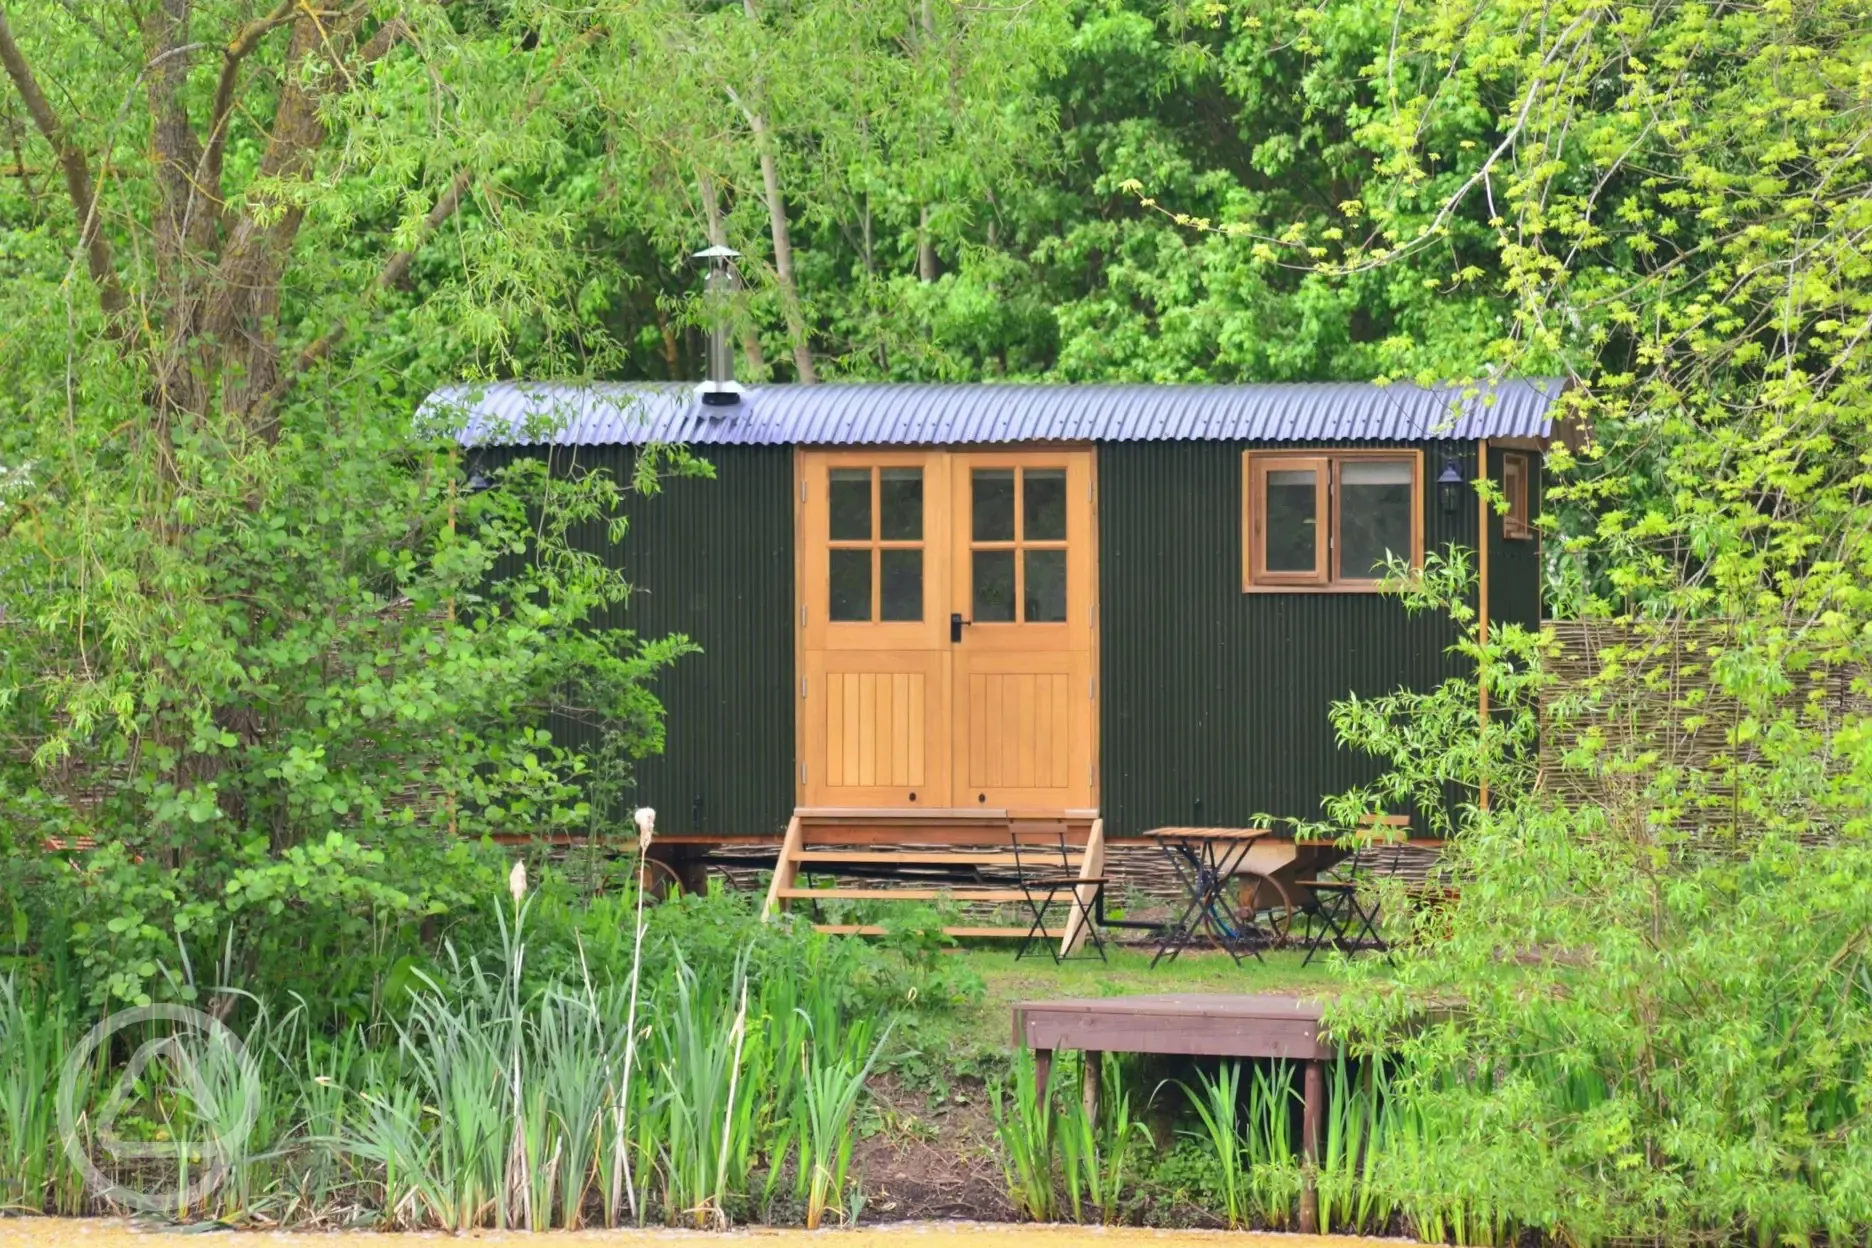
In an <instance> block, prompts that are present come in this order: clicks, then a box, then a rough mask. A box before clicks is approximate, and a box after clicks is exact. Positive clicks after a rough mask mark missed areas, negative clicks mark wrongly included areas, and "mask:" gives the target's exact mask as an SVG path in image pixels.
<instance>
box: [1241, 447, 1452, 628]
mask: <svg viewBox="0 0 1872 1248" xmlns="http://www.w3.org/2000/svg"><path fill="white" fill-rule="evenodd" d="M1357 460H1366V461H1370V460H1398V461H1403V462H1405V463H1408V464H1409V465H1410V470H1411V534H1410V551H1409V556H1410V564H1411V567H1413V568H1421V567H1422V566H1423V547H1424V457H1423V452H1422V451H1420V450H1402V449H1400V450H1387V449H1379V448H1375V447H1374V448H1361V449H1357V450H1351V449H1347V450H1332V449H1321V450H1304V451H1302V450H1294V451H1243V452H1242V511H1241V531H1242V592H1243V593H1245V594H1268V593H1277V594H1278V593H1313V594H1370V593H1376V592H1378V590H1379V588H1380V587H1381V586H1382V585H1383V583H1384V582H1383V580H1382V578H1379V577H1354V576H1346V575H1344V574H1343V573H1342V572H1341V570H1340V567H1339V552H1340V548H1341V542H1340V540H1339V498H1340V492H1341V491H1340V486H1339V475H1340V468H1341V466H1342V465H1344V464H1347V463H1351V462H1353V461H1357ZM1293 467H1309V468H1314V469H1316V470H1317V473H1318V482H1319V499H1318V503H1317V511H1316V514H1317V515H1319V516H1320V517H1322V519H1323V521H1324V523H1323V524H1322V526H1321V527H1322V529H1323V530H1324V532H1325V534H1326V540H1324V541H1322V542H1319V543H1318V544H1317V545H1316V546H1315V547H1314V567H1313V570H1312V571H1311V572H1269V571H1267V570H1266V562H1267V525H1266V523H1265V519H1266V513H1265V510H1264V508H1263V499H1264V498H1265V490H1266V486H1265V483H1266V481H1267V474H1268V473H1269V472H1270V471H1274V470H1277V469H1280V468H1293Z"/></svg>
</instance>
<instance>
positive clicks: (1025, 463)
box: [956, 459, 1073, 629]
mask: <svg viewBox="0 0 1872 1248" xmlns="http://www.w3.org/2000/svg"><path fill="white" fill-rule="evenodd" d="M984 471H986V472H1008V471H1011V472H1012V473H1013V474H1014V536H1013V537H1012V538H1011V539H1009V538H983V539H979V540H978V539H977V538H976V537H975V523H974V522H975V517H974V512H973V507H974V501H973V500H974V482H975V474H976V473H977V472H984ZM1029 472H1058V473H1060V474H1062V475H1063V477H1064V479H1065V486H1064V488H1065V489H1066V490H1067V491H1068V497H1067V500H1066V506H1067V508H1068V514H1069V515H1070V511H1071V507H1072V500H1071V496H1070V491H1071V489H1072V468H1071V466H1070V465H1069V464H1068V463H1067V462H1066V461H1065V460H1063V459H1062V460H1060V461H1059V462H1058V463H1054V462H1053V461H1052V460H1044V461H1042V462H1040V463H1033V462H1031V461H1030V460H1027V459H1022V460H1018V461H1015V462H1010V463H1005V464H1003V463H1000V462H984V461H983V460H981V459H975V460H972V461H971V462H970V463H969V464H968V466H967V467H966V468H965V469H964V472H963V476H962V478H961V481H962V485H963V489H964V490H965V491H966V498H967V500H968V501H967V503H966V504H965V505H962V506H958V507H957V509H956V515H957V517H958V520H957V524H958V526H959V527H958V529H957V532H958V534H960V535H962V536H963V537H964V538H965V539H966V541H965V542H964V543H963V544H962V546H961V549H960V551H959V553H960V554H961V556H962V559H963V561H964V564H963V566H964V568H965V576H966V578H967V583H968V593H967V595H966V596H965V597H964V598H963V599H962V600H961V601H960V603H959V605H960V606H962V607H963V609H964V610H965V611H966V612H967V614H968V616H969V617H970V622H969V626H970V627H971V628H973V627H976V625H975V622H974V615H975V552H976V551H980V550H987V551H1009V552H1011V553H1012V554H1013V556H1014V618H1013V619H1011V620H985V621H982V623H981V624H980V627H982V628H988V629H994V628H1005V627H1007V626H1009V625H1020V626H1021V627H1023V628H1025V627H1028V626H1030V625H1033V624H1041V625H1046V624H1066V623H1070V622H1071V621H1070V620H1029V619H1028V618H1027V552H1028V551H1030V550H1058V551H1064V552H1066V600H1067V611H1068V614H1070V613H1071V610H1072V607H1071V603H1072V584H1073V570H1072V553H1071V552H1072V544H1071V543H1072V528H1071V525H1070V523H1069V524H1068V527H1067V530H1066V536H1065V537H1058V538H1054V537H1039V538H1030V537H1028V536H1027V474H1028V473H1029Z"/></svg>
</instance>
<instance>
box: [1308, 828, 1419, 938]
mask: <svg viewBox="0 0 1872 1248" xmlns="http://www.w3.org/2000/svg"><path fill="white" fill-rule="evenodd" d="M1362 822H1363V824H1364V825H1365V826H1366V827H1373V828H1382V829H1385V830H1386V831H1387V832H1389V833H1390V835H1388V836H1386V837H1385V839H1384V840H1382V841H1377V842H1375V843H1374V842H1369V841H1368V842H1366V843H1364V844H1361V845H1360V846H1359V847H1358V848H1357V849H1355V850H1353V851H1352V853H1351V854H1350V855H1349V856H1348V857H1346V858H1344V859H1342V860H1341V861H1340V862H1339V863H1338V864H1337V865H1336V866H1335V867H1334V868H1333V872H1334V874H1333V875H1332V876H1322V877H1320V878H1319V879H1313V880H1299V881H1297V883H1298V884H1299V886H1300V887H1301V888H1303V889H1306V890H1307V892H1308V893H1309V894H1311V896H1312V901H1311V902H1310V903H1308V904H1307V905H1306V907H1305V909H1306V912H1307V914H1308V916H1309V917H1310V918H1311V919H1312V920H1313V922H1311V923H1309V924H1308V932H1307V946H1306V957H1305V958H1304V959H1302V960H1301V963H1300V965H1301V966H1306V965H1307V964H1308V963H1310V962H1312V961H1313V959H1314V958H1315V957H1316V956H1318V955H1319V953H1320V952H1321V951H1322V950H1323V949H1325V948H1326V947H1327V946H1328V945H1331V946H1332V947H1333V948H1335V949H1338V950H1341V951H1342V952H1346V953H1351V952H1356V951H1357V950H1359V949H1363V948H1371V949H1380V950H1382V949H1384V948H1385V947H1386V946H1385V941H1384V937H1383V936H1382V935H1380V934H1379V930H1378V927H1379V923H1380V921H1381V919H1382V918H1383V905H1382V903H1381V902H1380V900H1379V899H1378V898H1377V897H1376V896H1375V895H1374V894H1373V892H1372V884H1373V882H1374V881H1376V880H1377V879H1379V878H1380V877H1388V876H1392V875H1396V874H1397V873H1398V868H1399V865H1400V864H1401V863H1402V862H1403V859H1404V853H1405V850H1406V848H1407V847H1408V844H1409V829H1410V820H1409V818H1408V817H1407V816H1404V815H1368V816H1366V817H1365V819H1364V820H1363V821H1362Z"/></svg>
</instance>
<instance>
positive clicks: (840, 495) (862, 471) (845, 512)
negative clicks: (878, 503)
mask: <svg viewBox="0 0 1872 1248" xmlns="http://www.w3.org/2000/svg"><path fill="white" fill-rule="evenodd" d="M826 493H827V496H828V501H827V509H828V510H829V511H830V512H831V513H832V540H833V541H835V542H853V541H856V542H868V541H870V540H871V470H870V469H869V468H834V469H833V470H832V479H831V482H830V484H829V486H828V488H827V490H826Z"/></svg>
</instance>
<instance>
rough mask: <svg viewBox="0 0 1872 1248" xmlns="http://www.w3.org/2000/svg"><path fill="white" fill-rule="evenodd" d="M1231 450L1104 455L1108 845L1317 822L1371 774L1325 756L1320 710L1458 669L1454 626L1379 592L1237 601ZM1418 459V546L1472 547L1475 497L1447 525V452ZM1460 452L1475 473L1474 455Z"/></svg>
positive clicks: (1236, 502)
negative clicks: (1152, 832)
mask: <svg viewBox="0 0 1872 1248" xmlns="http://www.w3.org/2000/svg"><path fill="white" fill-rule="evenodd" d="M1244 449H1252V448H1251V447H1249V446H1247V445H1246V444H1242V443H1234V444H1221V443H1176V442H1157V443H1116V444H1106V445H1103V446H1101V447H1100V448H1099V466H1098V473H1099V611H1100V617H1099V619H1100V630H1099V634H1100V635H1099V646H1100V650H1099V666H1100V671H1101V673H1102V686H1103V687H1102V690H1101V697H1100V710H1101V723H1100V734H1101V741H1100V754H1101V758H1100V782H1101V788H1100V805H1101V807H1102V809H1103V812H1104V815H1105V828H1106V833H1107V835H1110V836H1130V835H1135V834H1136V833H1138V832H1141V831H1143V830H1145V829H1147V828H1151V827H1156V826H1162V825H1167V824H1187V823H1199V824H1209V825H1224V826H1241V825H1245V824H1248V823H1250V822H1252V821H1253V820H1254V818H1255V817H1256V816H1257V815H1262V814H1265V815H1273V816H1276V817H1299V818H1314V817H1317V816H1318V815H1319V813H1320V799H1321V798H1322V797H1323V796H1325V795H1326V794H1329V793H1334V792H1338V791H1340V790H1343V789H1345V788H1347V787H1348V786H1350V785H1352V784H1355V783H1358V782H1360V781H1363V780H1365V779H1368V778H1369V775H1370V764H1369V761H1368V760H1366V759H1365V758H1363V757H1362V756H1358V755H1353V754H1351V753H1349V752H1347V751H1344V750H1341V749H1340V748H1339V747H1338V745H1337V743H1336V742H1335V740H1334V737H1333V731H1332V726H1331V724H1330V723H1328V721H1327V718H1326V713H1327V708H1328V706H1329V705H1330V704H1331V703H1332V702H1333V701H1334V700H1335V699H1339V698H1343V697H1345V696H1346V694H1347V693H1349V692H1357V693H1360V694H1364V695H1371V694H1380V693H1388V692H1390V691H1391V690H1393V689H1396V688H1398V687H1399V686H1400V685H1410V686H1416V687H1428V686H1430V685H1433V684H1435V683H1436V682H1438V681H1440V680H1442V679H1444V678H1445V677H1446V676H1447V675H1449V674H1450V673H1451V671H1452V670H1453V669H1452V667H1451V663H1452V660H1451V659H1450V658H1449V657H1448V655H1447V654H1446V653H1445V650H1446V647H1447V646H1448V645H1449V644H1450V642H1451V641H1452V640H1453V639H1454V633H1453V630H1452V628H1451V626H1450V624H1449V622H1448V621H1447V620H1444V619H1441V618H1435V617H1431V616H1428V615H1422V616H1410V615H1408V614H1406V612H1405V610H1404V608H1403V607H1402V606H1401V605H1400V604H1399V603H1398V602H1397V601H1396V599H1394V598H1391V597H1389V596H1385V595H1379V594H1244V593H1243V592H1242V590H1241V568H1242V552H1241V540H1242V539H1241V514H1242V488H1241V453H1242V451H1243V450H1244ZM1280 449H1282V450H1293V449H1298V448H1296V447H1295V446H1294V445H1293V444H1291V443H1288V444H1282V446H1281V447H1280ZM1423 449H1424V450H1425V455H1424V473H1425V476H1426V478H1427V480H1426V482H1425V489H1424V506H1425V513H1426V514H1425V545H1426V548H1428V549H1437V548H1440V547H1442V546H1444V545H1446V544H1448V543H1449V542H1452V541H1455V542H1460V543H1461V544H1462V545H1464V546H1466V547H1469V548H1470V549H1471V550H1473V549H1474V547H1475V532H1476V504H1475V498H1474V495H1473V494H1471V493H1469V492H1468V491H1467V490H1465V491H1464V494H1463V502H1462V505H1461V506H1460V507H1459V508H1458V510H1457V512H1456V514H1454V515H1451V516H1446V515H1445V514H1444V512H1443V509H1442V507H1441V506H1440V505H1439V502H1438V499H1437V493H1436V489H1435V487H1434V484H1433V483H1434V482H1435V480H1436V477H1437V474H1438V473H1439V472H1441V471H1442V468H1443V462H1444V459H1445V457H1446V456H1447V455H1449V454H1450V448H1449V445H1448V444H1447V443H1436V444H1429V445H1427V446H1425V447H1424V448H1423ZM1459 458H1460V459H1461V462H1462V464H1463V471H1464V475H1465V476H1471V475H1472V474H1473V473H1474V470H1475V453H1474V447H1473V445H1464V446H1463V447H1461V448H1460V451H1459ZM1490 596H1491V598H1493V597H1494V594H1492V593H1491V595H1490Z"/></svg>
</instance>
